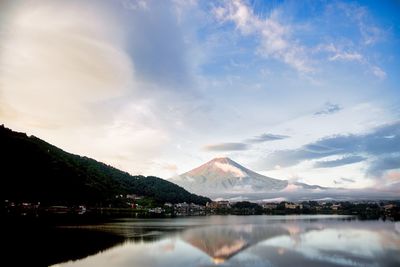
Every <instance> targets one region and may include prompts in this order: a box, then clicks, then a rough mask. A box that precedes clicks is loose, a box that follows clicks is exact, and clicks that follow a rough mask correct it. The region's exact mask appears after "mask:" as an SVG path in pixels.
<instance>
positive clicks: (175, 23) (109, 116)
mask: <svg viewBox="0 0 400 267" xmlns="http://www.w3.org/2000/svg"><path fill="white" fill-rule="evenodd" d="M399 11H400V4H399V2H396V1H385V2H375V1H354V2H347V1H310V2H302V1H271V2H264V1H257V0H254V1H250V0H249V1H246V0H231V1H229V0H226V1H218V2H214V1H210V2H208V1H196V0H191V1H182V0H171V1H151V0H149V1H145V0H137V1H130V0H118V1H94V0H88V1H78V0H72V1H61V0H58V1H50V0H43V1H22V0H17V1H15V0H6V1H1V3H0V22H1V23H0V39H1V43H0V124H3V123H4V125H5V126H6V127H9V128H11V129H12V130H15V131H22V132H26V133H27V134H32V135H35V136H37V137H39V138H41V139H43V140H45V141H47V142H50V143H51V144H54V145H56V146H58V147H60V148H62V149H64V150H66V151H68V152H71V153H74V154H80V155H84V156H88V157H92V158H95V159H96V160H99V161H102V162H105V163H107V164H110V165H113V166H115V167H117V168H119V169H122V170H125V171H128V172H130V173H131V174H144V175H153V176H159V177H162V178H169V177H172V176H175V175H177V174H181V173H184V172H187V171H189V170H191V169H193V168H195V167H198V166H200V165H201V164H203V163H205V162H207V161H209V160H211V159H212V158H215V157H230V158H232V159H233V160H235V161H237V162H239V163H240V164H242V165H243V166H245V167H246V168H249V169H251V170H253V171H256V172H258V173H260V174H262V175H266V176H269V177H273V178H277V179H282V180H289V181H293V182H302V183H307V184H316V185H321V186H326V187H341V188H352V189H363V188H374V190H376V192H380V193H381V194H382V195H383V196H384V195H385V192H386V191H388V190H389V191H390V192H391V193H393V192H398V193H400V91H399V90H400V89H399V84H400V50H399V49H398V47H399V45H400V27H399V25H400V16H398V14H399Z"/></svg>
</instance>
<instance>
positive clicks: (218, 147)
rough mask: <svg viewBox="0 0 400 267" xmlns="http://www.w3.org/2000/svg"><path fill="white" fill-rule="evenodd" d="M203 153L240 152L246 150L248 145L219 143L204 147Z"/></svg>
mask: <svg viewBox="0 0 400 267" xmlns="http://www.w3.org/2000/svg"><path fill="white" fill-rule="evenodd" d="M203 149H204V150H205V151H242V150H247V149H248V145H247V144H245V143H220V144H213V145H206V146H204V147H203Z"/></svg>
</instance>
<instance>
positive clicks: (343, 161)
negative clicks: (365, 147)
mask: <svg viewBox="0 0 400 267" xmlns="http://www.w3.org/2000/svg"><path fill="white" fill-rule="evenodd" d="M364 160H366V158H365V157H362V156H346V157H342V158H340V159H336V160H325V161H317V162H315V164H314V167H315V168H333V167H338V166H343V165H348V164H353V163H357V162H361V161H364Z"/></svg>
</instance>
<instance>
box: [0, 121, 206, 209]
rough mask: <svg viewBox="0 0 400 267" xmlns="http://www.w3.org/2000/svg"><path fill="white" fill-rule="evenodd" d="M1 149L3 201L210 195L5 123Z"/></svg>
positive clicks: (175, 199) (95, 201) (196, 199)
mask: <svg viewBox="0 0 400 267" xmlns="http://www.w3.org/2000/svg"><path fill="white" fill-rule="evenodd" d="M0 155H1V159H0V160H1V172H2V175H1V180H0V182H1V186H0V198H1V200H2V201H4V200H6V199H9V200H21V201H41V202H42V203H47V204H54V203H57V204H58V203H59V204H73V203H86V204H90V205H106V204H107V203H112V202H113V201H115V196H116V195H119V194H137V195H143V196H148V197H150V198H152V199H153V200H154V201H156V202H158V203H164V202H171V203H179V202H193V203H196V204H205V203H206V202H207V201H210V199H208V198H206V197H201V196H197V195H194V194H191V193H189V192H188V191H186V190H185V189H183V188H181V187H179V186H177V185H175V184H173V183H171V182H169V181H166V180H164V179H161V178H157V177H153V176H149V177H144V176H132V175H130V174H129V173H127V172H123V171H120V170H118V169H116V168H114V167H111V166H108V165H106V164H104V163H101V162H98V161H96V160H94V159H91V158H87V157H81V156H78V155H74V154H70V153H68V152H65V151H63V150H61V149H60V148H58V147H56V146H53V145H51V144H49V143H46V142H45V141H43V140H41V139H39V138H37V137H35V136H30V137H28V136H27V135H26V134H24V133H19V132H14V131H12V130H11V129H8V128H6V127H4V125H0Z"/></svg>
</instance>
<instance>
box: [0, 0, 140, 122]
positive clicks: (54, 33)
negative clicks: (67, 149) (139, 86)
mask: <svg viewBox="0 0 400 267" xmlns="http://www.w3.org/2000/svg"><path fill="white" fill-rule="evenodd" d="M32 3H33V2H30V1H26V3H25V2H24V3H21V5H20V6H18V7H15V9H12V10H10V13H11V14H12V16H11V15H10V16H9V17H8V20H7V23H4V24H3V25H2V27H4V28H3V29H2V30H1V31H0V38H1V40H2V44H1V46H0V54H1V58H0V83H1V92H0V97H1V101H2V102H3V103H6V104H7V105H8V106H9V109H11V110H13V111H14V114H15V118H14V120H23V123H25V124H26V125H32V124H33V125H36V126H37V125H43V127H58V126H59V125H60V124H61V122H68V123H72V124H74V125H76V124H77V123H82V122H84V123H88V122H90V121H93V120H95V119H94V116H93V107H94V106H95V103H98V102H102V101H104V100H107V99H110V98H116V97H119V96H121V95H122V94H123V93H124V92H125V90H127V88H133V87H134V84H135V81H134V78H133V75H132V74H133V73H134V67H133V64H132V62H131V59H130V58H129V56H128V54H127V53H126V52H125V51H124V49H123V45H124V44H123V42H122V37H121V36H120V34H119V32H118V31H115V29H116V28H117V26H116V25H117V21H116V20H114V19H112V18H111V17H108V16H107V15H106V14H104V10H102V9H101V8H91V9H85V8H80V7H79V6H77V5H75V4H73V3H71V4H69V3H67V2H58V1H57V2H53V1H42V2H40V3H37V4H35V6H34V8H33V7H32V6H31V4H32ZM60 10H63V12H60ZM3 12H5V11H3ZM105 19H107V20H105ZM46 125H47V126H46Z"/></svg>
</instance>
